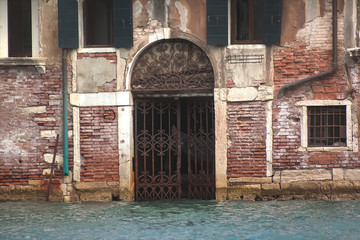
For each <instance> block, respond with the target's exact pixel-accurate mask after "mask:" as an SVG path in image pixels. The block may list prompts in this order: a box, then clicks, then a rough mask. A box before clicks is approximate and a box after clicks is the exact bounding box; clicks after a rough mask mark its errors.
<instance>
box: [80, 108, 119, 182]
mask: <svg viewBox="0 0 360 240" xmlns="http://www.w3.org/2000/svg"><path fill="white" fill-rule="evenodd" d="M117 124H118V120H117V107H83V108H80V154H81V157H82V163H81V173H80V175H81V176H80V177H81V181H82V182H98V181H106V182H111V181H119V154H118V142H117V141H118V140H117V139H118V128H117Z"/></svg>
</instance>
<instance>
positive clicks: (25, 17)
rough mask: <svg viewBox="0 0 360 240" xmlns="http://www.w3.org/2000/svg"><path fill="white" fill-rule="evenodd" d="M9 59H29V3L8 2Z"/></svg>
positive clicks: (13, 0) (26, 0) (26, 1)
mask: <svg viewBox="0 0 360 240" xmlns="http://www.w3.org/2000/svg"><path fill="white" fill-rule="evenodd" d="M8 12H9V14H8V24H9V57H31V45H32V44H31V1H30V0H11V1H8Z"/></svg>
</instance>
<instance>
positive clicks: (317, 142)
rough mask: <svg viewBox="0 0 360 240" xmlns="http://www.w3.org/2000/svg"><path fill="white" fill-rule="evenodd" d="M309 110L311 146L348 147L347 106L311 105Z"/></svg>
mask: <svg viewBox="0 0 360 240" xmlns="http://www.w3.org/2000/svg"><path fill="white" fill-rule="evenodd" d="M307 112H308V146H309V147H346V139H347V137H346V106H309V107H308V111H307Z"/></svg>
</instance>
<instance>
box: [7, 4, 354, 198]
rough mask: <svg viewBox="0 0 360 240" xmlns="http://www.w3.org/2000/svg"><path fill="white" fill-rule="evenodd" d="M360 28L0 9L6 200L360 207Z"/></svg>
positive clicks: (111, 11)
mask: <svg viewBox="0 0 360 240" xmlns="http://www.w3.org/2000/svg"><path fill="white" fill-rule="evenodd" d="M14 16H17V17H14ZM19 16H20V17H19ZM359 16H360V15H359V5H358V1H357V0H316V1H313V0H282V1H281V0H266V1H264V0H263V1H261V0H258V1H256V0H162V1H154V0H101V1H100V0H57V1H56V0H48V1H46V0H11V1H9V0H0V79H1V88H0V91H1V94H0V99H1V101H0V102H1V105H0V124H1V125H0V192H1V195H0V200H9V199H12V200H20V199H45V196H46V193H47V191H48V186H49V178H50V177H49V176H50V174H51V165H52V162H53V161H54V163H55V168H54V173H53V178H52V184H51V191H52V193H51V196H50V199H52V200H56V201H77V200H82V201H92V200H95V201H110V200H124V201H134V200H148V199H168V198H195V199H219V200H223V199H243V200H261V199H263V200H272V199H284V200H285V199H324V200H338V199H354V198H359V196H360V159H359V157H360V154H359V127H358V118H359V107H358V106H359V91H360V86H359V82H360V75H359V64H358V58H359V52H360V51H359V44H360V42H359V31H358V30H359ZM64 120H65V121H64ZM57 135H58V136H59V140H58V141H57Z"/></svg>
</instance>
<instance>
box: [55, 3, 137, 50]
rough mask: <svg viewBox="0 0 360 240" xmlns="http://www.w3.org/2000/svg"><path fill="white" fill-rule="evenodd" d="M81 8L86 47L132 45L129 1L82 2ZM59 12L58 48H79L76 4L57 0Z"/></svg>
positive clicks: (126, 46) (130, 5) (130, 6)
mask: <svg viewBox="0 0 360 240" xmlns="http://www.w3.org/2000/svg"><path fill="white" fill-rule="evenodd" d="M82 7H83V16H84V19H83V24H84V32H83V33H81V34H83V36H84V44H83V45H84V46H85V47H107V46H114V47H116V48H122V47H125V48H128V47H131V46H132V45H133V28H132V1H131V0H106V1H103V0H84V5H83V6H82ZM58 11H59V14H58V16H59V47H60V48H79V27H78V15H79V14H78V11H79V10H78V1H77V0H58ZM100 26H102V27H100Z"/></svg>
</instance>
